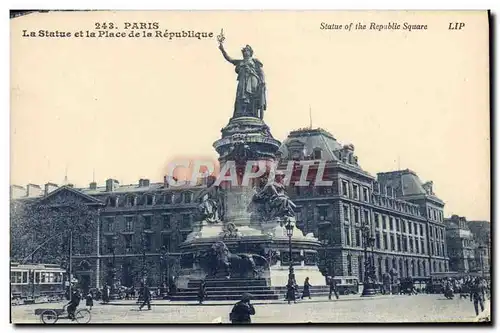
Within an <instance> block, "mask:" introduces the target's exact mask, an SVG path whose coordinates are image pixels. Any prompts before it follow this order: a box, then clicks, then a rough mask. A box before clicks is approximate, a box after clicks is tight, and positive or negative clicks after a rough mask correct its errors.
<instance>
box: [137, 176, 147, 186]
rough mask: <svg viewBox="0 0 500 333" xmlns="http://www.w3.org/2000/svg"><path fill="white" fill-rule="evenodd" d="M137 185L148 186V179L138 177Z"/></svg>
mask: <svg viewBox="0 0 500 333" xmlns="http://www.w3.org/2000/svg"><path fill="white" fill-rule="evenodd" d="M139 187H149V179H143V178H141V179H139Z"/></svg>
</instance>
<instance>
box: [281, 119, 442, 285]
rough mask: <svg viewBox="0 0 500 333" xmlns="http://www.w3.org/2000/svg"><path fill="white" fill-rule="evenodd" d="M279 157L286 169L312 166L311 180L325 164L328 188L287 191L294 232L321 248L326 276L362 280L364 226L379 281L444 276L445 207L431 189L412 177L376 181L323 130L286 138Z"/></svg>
mask: <svg viewBox="0 0 500 333" xmlns="http://www.w3.org/2000/svg"><path fill="white" fill-rule="evenodd" d="M280 158H281V164H282V166H283V167H285V165H286V164H287V163H288V162H289V161H290V160H296V161H303V160H310V161H311V165H310V166H309V169H310V170H312V178H315V176H316V174H317V173H316V172H315V170H317V166H318V165H320V164H321V163H324V165H325V171H324V174H323V179H322V180H324V181H331V182H332V185H331V186H312V185H311V186H310V187H300V186H290V189H289V194H290V196H291V198H292V199H293V200H294V202H295V203H296V204H297V209H296V214H297V223H298V225H299V226H300V227H301V228H302V230H303V231H304V232H305V233H309V232H312V233H314V234H315V236H317V237H318V238H319V239H320V240H321V241H322V242H323V244H324V245H325V246H324V270H325V274H329V275H347V276H357V277H358V278H359V279H360V280H362V278H363V274H364V264H363V261H364V243H363V242H364V237H363V232H362V230H363V226H364V225H368V226H369V228H370V230H371V235H372V237H374V238H375V244H374V245H375V246H374V249H373V252H374V259H375V260H374V261H375V267H376V274H377V277H378V279H379V280H380V279H381V278H382V275H383V274H384V273H388V272H390V271H391V270H393V271H395V272H397V273H398V275H399V276H400V277H414V278H418V277H420V278H423V277H429V276H430V274H431V273H433V272H445V271H447V270H448V257H447V253H446V239H445V232H444V224H443V206H444V203H443V201H441V200H440V199H439V198H438V197H436V196H435V194H434V193H433V191H432V183H430V182H429V183H425V184H422V182H421V181H420V179H419V178H418V176H417V175H416V174H415V173H414V172H412V171H410V170H403V171H395V172H387V173H380V174H378V175H377V178H375V177H373V176H372V175H370V174H369V173H367V172H366V171H364V170H363V169H362V168H361V167H360V165H359V163H358V158H357V156H355V154H354V146H352V145H344V146H342V145H340V144H339V143H338V142H337V141H336V140H335V138H334V137H333V136H332V135H331V134H330V133H328V132H326V131H325V130H322V129H317V130H311V129H304V130H298V131H294V132H291V133H290V135H289V136H288V138H287V139H286V140H285V141H284V142H283V145H282V147H281V149H280ZM299 168H300V166H299ZM296 171H297V172H296V173H295V176H294V177H295V178H294V179H292V183H293V181H294V180H296V179H297V178H298V177H300V172H301V170H296ZM310 180H311V184H312V179H310Z"/></svg>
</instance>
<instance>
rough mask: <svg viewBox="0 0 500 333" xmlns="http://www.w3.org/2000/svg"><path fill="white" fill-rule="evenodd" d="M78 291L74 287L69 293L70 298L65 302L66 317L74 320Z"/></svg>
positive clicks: (78, 296) (78, 302) (78, 297)
mask: <svg viewBox="0 0 500 333" xmlns="http://www.w3.org/2000/svg"><path fill="white" fill-rule="evenodd" d="M80 299H81V297H80V292H79V291H78V289H76V290H75V291H74V292H73V294H72V295H71V300H70V301H69V303H68V304H67V305H68V307H67V309H66V311H68V318H69V319H71V320H75V311H76V308H77V307H78V305H80Z"/></svg>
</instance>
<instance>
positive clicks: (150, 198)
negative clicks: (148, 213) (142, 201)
mask: <svg viewBox="0 0 500 333" xmlns="http://www.w3.org/2000/svg"><path fill="white" fill-rule="evenodd" d="M153 201H154V196H153V195H146V205H148V206H151V205H153Z"/></svg>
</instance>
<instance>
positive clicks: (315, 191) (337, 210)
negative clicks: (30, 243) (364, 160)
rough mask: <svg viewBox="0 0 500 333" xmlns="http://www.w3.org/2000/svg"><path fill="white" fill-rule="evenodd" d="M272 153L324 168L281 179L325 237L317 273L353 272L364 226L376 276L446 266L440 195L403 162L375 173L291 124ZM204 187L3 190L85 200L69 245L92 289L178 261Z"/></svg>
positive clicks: (40, 199)
mask: <svg viewBox="0 0 500 333" xmlns="http://www.w3.org/2000/svg"><path fill="white" fill-rule="evenodd" d="M278 158H279V159H280V161H281V162H282V163H281V165H282V166H283V167H286V162H287V161H290V160H295V161H299V160H301V161H308V162H309V163H310V170H312V172H313V173H314V172H315V170H316V172H317V170H318V168H317V167H318V165H320V164H321V163H324V165H325V166H326V168H325V172H324V175H323V179H324V180H329V181H331V182H332V183H331V185H330V186H316V185H315V184H314V183H311V185H310V186H307V187H300V186H299V187H298V186H293V185H291V186H289V187H288V194H289V195H290V197H291V198H292V200H293V201H294V202H295V204H296V205H297V208H296V217H297V225H298V227H299V228H301V229H302V230H303V232H304V233H314V235H315V236H316V237H318V238H319V239H320V240H321V241H322V243H323V244H324V249H323V258H324V259H323V263H322V265H321V266H322V267H321V269H322V270H323V273H324V274H330V275H344V276H358V277H359V279H360V280H362V278H363V274H364V264H363V258H364V257H363V256H364V238H363V234H362V228H363V227H364V226H365V225H368V226H369V228H370V233H371V235H372V237H373V238H374V240H375V244H374V247H373V253H374V259H375V260H374V261H375V266H376V273H377V277H378V278H379V279H381V277H382V275H383V274H384V273H386V272H389V271H390V270H393V271H395V272H397V273H398V275H399V276H400V277H409V276H411V277H421V278H424V277H429V276H430V274H431V273H433V272H444V271H447V270H448V257H447V250H446V238H445V232H444V224H443V213H442V209H443V206H444V203H443V202H442V201H441V200H440V199H439V198H437V197H436V196H435V194H434V193H433V191H432V183H425V184H422V182H421V181H420V179H419V178H418V176H417V175H416V174H415V173H414V172H412V171H410V170H403V171H394V172H386V173H380V174H378V175H377V177H374V176H372V175H370V174H369V173H368V172H366V171H364V170H363V169H362V168H361V167H360V165H359V163H358V158H357V157H356V156H355V154H354V146H352V145H341V144H340V143H338V142H337V140H335V138H334V137H333V136H332V135H331V134H330V133H328V132H326V131H325V130H322V129H305V130H298V131H293V132H291V133H290V135H289V136H288V138H287V139H286V140H285V141H284V142H283V144H282V147H281V148H280V151H279V156H278ZM296 171H298V172H299V173H300V172H301V170H296ZM294 177H296V175H295V176H294ZM205 187H206V183H200V184H199V185H197V186H191V187H190V186H187V185H186V186H180V187H169V186H168V182H167V181H166V179H165V180H164V181H163V182H161V183H151V182H150V181H149V180H147V179H141V180H139V183H138V184H133V185H120V184H119V183H118V182H117V181H116V180H113V179H108V180H107V181H106V185H105V186H97V184H96V183H95V182H92V183H90V184H89V186H88V187H87V188H79V189H76V188H73V187H72V186H71V185H69V186H62V187H57V186H56V185H55V184H51V183H49V184H46V185H45V189H42V188H41V187H39V186H36V185H33V184H30V185H28V187H27V188H22V187H20V186H16V185H13V186H11V198H12V202H13V207H18V206H23V205H26V204H32V205H45V206H51V207H55V206H57V207H58V208H61V207H71V206H74V205H85V206H87V207H89V209H91V210H92V211H93V212H94V214H93V215H89V216H94V217H92V221H91V222H92V223H90V225H92V226H93V228H91V229H89V230H88V231H86V232H85V233H83V234H82V235H79V236H78V237H77V239H75V244H74V246H73V247H74V252H73V272H74V274H75V275H76V276H77V278H79V280H80V281H85V284H86V285H89V286H96V287H100V286H102V285H103V284H104V283H111V282H112V278H113V276H114V277H116V278H117V279H118V280H119V281H120V283H121V284H122V285H125V286H130V285H132V284H134V283H136V282H137V281H139V280H140V279H141V277H142V276H144V275H146V276H147V277H148V279H149V280H150V281H149V282H150V283H151V284H152V285H159V284H161V282H162V281H165V278H166V276H173V275H175V274H176V273H175V272H176V269H177V268H179V267H180V266H182V265H183V263H182V258H181V256H180V253H179V251H178V247H179V244H180V243H182V242H183V241H184V239H185V238H186V236H187V235H188V234H189V233H190V232H191V231H192V230H193V228H196V226H197V223H198V218H197V207H198V201H197V198H198V194H199V193H200V191H201V190H203V188H205ZM16 209H17V208H16ZM16 209H14V210H13V211H12V215H14V216H15V215H16V214H17V213H16V212H17V210H16ZM17 215H19V216H21V214H17ZM89 218H90V217H89ZM49 220H50V218H49ZM12 223H14V222H12ZM15 241H16V240H15V239H13V242H15ZM14 255H16V254H14ZM16 259H18V258H16ZM38 261H43V258H40V259H39V260H38ZM113 272H115V273H114V275H113Z"/></svg>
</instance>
